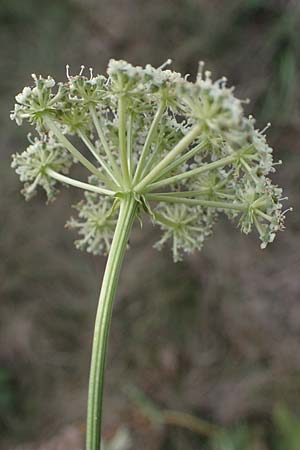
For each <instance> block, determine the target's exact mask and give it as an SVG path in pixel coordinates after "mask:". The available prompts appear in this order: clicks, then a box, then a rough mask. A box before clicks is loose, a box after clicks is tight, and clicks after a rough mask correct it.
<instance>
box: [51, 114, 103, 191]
mask: <svg viewBox="0 0 300 450" xmlns="http://www.w3.org/2000/svg"><path fill="white" fill-rule="evenodd" d="M46 124H47V126H48V128H49V129H50V130H51V131H52V132H53V133H54V135H55V136H56V137H57V139H58V140H59V141H60V143H61V144H62V145H63V146H64V147H65V148H66V149H67V150H69V152H70V153H71V154H72V155H73V156H74V158H76V159H77V160H78V161H79V162H81V164H82V165H83V166H84V167H86V168H87V169H88V170H89V171H90V172H91V173H92V174H94V175H96V176H97V177H98V178H99V179H100V180H102V181H104V182H105V181H106V178H105V177H103V175H102V174H101V173H100V171H99V170H98V169H97V167H95V166H94V165H93V164H92V163H91V162H90V161H89V160H88V159H86V158H85V157H84V156H83V155H82V154H81V153H80V152H79V151H78V150H77V148H76V147H74V145H73V144H72V143H71V142H70V141H69V140H68V139H67V138H66V137H65V135H64V134H63V133H62V132H61V131H60V129H59V128H58V127H57V126H56V124H55V123H54V122H53V121H52V120H50V119H46Z"/></svg>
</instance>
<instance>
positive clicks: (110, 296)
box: [86, 194, 137, 450]
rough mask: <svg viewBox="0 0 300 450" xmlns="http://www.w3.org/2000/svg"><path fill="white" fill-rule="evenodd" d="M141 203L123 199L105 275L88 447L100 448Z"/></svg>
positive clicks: (94, 353)
mask: <svg viewBox="0 0 300 450" xmlns="http://www.w3.org/2000/svg"><path fill="white" fill-rule="evenodd" d="M136 208H137V202H136V200H135V199H134V198H133V196H132V195H131V194H130V195H128V196H126V197H125V198H123V199H121V202H120V213H119V217H118V222H117V226H116V230H115V234H114V238H113V241H112V245H111V249H110V252H109V256H108V260H107V264H106V269H105V273H104V277H103V282H102V287H101V292H100V298H99V306H98V311H97V316H96V323H95V331H94V341H93V350H92V360H91V370H90V382H89V395H88V417H87V434H86V450H100V445H101V422H102V396H103V385H104V369H105V359H106V349H107V342H108V335H109V328H110V322H111V315H112V307H113V301H114V297H115V292H116V287H117V283H118V279H119V274H120V269H121V265H122V261H123V258H124V254H125V250H126V246H127V241H128V237H129V233H130V230H131V227H132V224H133V221H134V217H135V215H136Z"/></svg>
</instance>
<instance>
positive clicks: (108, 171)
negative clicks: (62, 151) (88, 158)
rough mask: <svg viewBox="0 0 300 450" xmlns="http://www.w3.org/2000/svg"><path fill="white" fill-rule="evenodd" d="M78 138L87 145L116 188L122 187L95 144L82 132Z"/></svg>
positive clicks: (79, 132)
mask: <svg viewBox="0 0 300 450" xmlns="http://www.w3.org/2000/svg"><path fill="white" fill-rule="evenodd" d="M78 136H79V137H80V139H81V140H82V142H83V143H84V144H85V145H86V147H87V148H88V149H89V151H90V152H91V154H92V155H93V156H94V158H95V159H96V160H97V161H98V163H99V164H100V165H101V166H102V167H103V169H104V170H105V172H106V173H107V174H108V176H109V177H110V178H111V180H112V181H113V183H114V184H115V185H116V186H118V187H120V184H119V182H118V180H117V178H116V177H115V176H114V173H113V172H112V170H111V169H110V168H109V166H108V165H107V164H106V163H105V161H103V159H102V158H101V157H100V156H99V155H98V153H97V150H96V148H95V146H94V144H93V143H92V142H91V141H90V139H89V138H88V137H87V135H86V134H85V133H84V132H82V131H78Z"/></svg>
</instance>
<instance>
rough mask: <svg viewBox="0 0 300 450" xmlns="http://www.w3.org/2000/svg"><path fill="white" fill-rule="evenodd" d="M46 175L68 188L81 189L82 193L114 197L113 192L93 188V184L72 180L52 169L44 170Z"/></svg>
mask: <svg viewBox="0 0 300 450" xmlns="http://www.w3.org/2000/svg"><path fill="white" fill-rule="evenodd" d="M46 173H47V174H48V175H49V176H50V177H52V178H54V179H55V180H57V181H60V182H61V183H66V184H69V185H70V186H74V187H77V188H79V189H83V190H84V191H90V192H96V193H97V194H104V195H110V196H113V195H115V192H114V191H110V190H109V189H105V188H101V187H100V186H94V185H93V184H89V183H84V182H83V181H79V180H74V178H70V177H67V176H66V175H63V174H62V173H59V172H56V171H55V170H52V169H49V168H48V169H46Z"/></svg>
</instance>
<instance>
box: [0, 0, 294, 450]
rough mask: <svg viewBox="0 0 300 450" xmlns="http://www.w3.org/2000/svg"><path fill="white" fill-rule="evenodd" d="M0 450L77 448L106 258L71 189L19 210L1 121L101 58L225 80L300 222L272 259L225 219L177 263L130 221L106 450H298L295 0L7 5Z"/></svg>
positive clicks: (72, 0) (0, 138) (13, 0)
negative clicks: (86, 244) (76, 215)
mask: <svg viewBox="0 0 300 450" xmlns="http://www.w3.org/2000/svg"><path fill="white" fill-rule="evenodd" d="M0 43H1V45H0V96H1V101H0V112H1V114H0V127H1V133H0V147H1V149H0V155H1V156H0V158H1V164H0V186H1V189H0V192H1V196H0V253H1V259H0V436H1V438H0V448H1V450H7V449H9V450H12V449H13V450H15V449H18V450H80V449H82V448H83V443H82V438H83V435H84V421H85V408H86V395H87V384H88V370H89V358H90V350H91V337H92V332H93V323H94V315H95V310H96V306H97V299H98V291H99V285H100V281H101V277H102V273H103V268H104V264H105V259H104V258H97V257H92V256H89V255H86V254H83V253H80V252H78V251H76V250H75V248H74V247H73V240H74V238H75V236H74V235H72V233H69V232H66V231H65V230H64V223H65V222H66V220H67V219H68V218H69V216H70V214H71V213H72V208H71V206H72V205H73V204H74V203H76V202H77V201H78V199H79V198H80V193H78V192H77V191H76V192H75V190H72V189H70V190H64V192H63V193H62V194H61V195H60V196H59V198H58V199H57V201H56V202H55V203H54V204H51V205H49V206H46V205H45V199H44V197H43V196H42V195H41V196H38V197H35V198H34V199H33V200H32V201H31V202H30V203H25V201H24V200H23V198H22V196H21V194H20V188H21V186H20V183H19V180H18V179H17V177H16V175H15V174H14V172H13V171H12V170H11V169H10V160H11V153H14V152H16V151H18V152H21V151H22V150H23V149H25V147H26V146H27V140H26V130H25V129H24V127H22V128H18V127H16V126H15V124H14V123H12V122H11V121H10V120H9V111H10V110H11V109H12V106H13V103H14V95H15V94H16V93H18V92H19V91H20V90H21V89H22V88H23V86H25V85H28V84H30V83H31V81H30V74H31V73H32V72H35V73H37V74H39V73H41V74H43V75H48V74H51V75H53V76H54V78H57V79H64V78H65V64H66V63H68V64H70V66H71V73H72V72H73V73H78V71H79V67H80V65H81V64H84V65H86V66H87V67H90V66H93V67H94V68H95V71H96V72H99V73H102V72H103V71H105V68H106V65H107V62H108V60H109V58H111V57H113V58H122V59H127V60H129V61H130V62H131V63H133V64H139V65H143V64H146V63H151V64H152V65H156V66H159V65H161V64H162V63H163V62H164V61H165V60H166V59H167V58H172V59H173V67H174V69H175V70H178V71H181V72H183V73H190V74H191V76H194V75H195V72H196V69H197V64H198V61H199V60H204V61H206V67H207V68H209V69H211V70H212V71H213V74H214V76H215V78H219V77H221V76H222V75H226V76H227V77H228V79H229V80H230V84H233V85H235V86H236V92H237V94H238V96H239V97H241V98H246V97H249V98H250V99H251V103H250V105H249V106H247V109H248V112H249V113H253V114H254V115H255V116H256V117H257V126H258V127H259V128H263V127H264V126H265V125H266V123H267V122H269V121H271V122H272V128H271V129H270V130H269V131H268V138H269V141H270V142H271V144H272V146H273V147H274V154H275V158H276V159H282V160H283V161H284V165H283V166H282V167H280V168H279V170H278V173H276V174H275V180H276V182H278V183H279V184H280V185H283V186H284V187H285V192H286V194H287V195H288V196H289V202H288V203H289V204H290V205H292V206H293V207H294V212H293V213H290V214H288V217H287V229H286V231H285V232H284V233H281V234H280V235H279V236H278V237H277V239H276V242H275V243H274V244H273V245H271V246H269V247H268V249H267V250H265V251H261V250H260V248H259V243H258V239H257V237H256V236H254V235H253V236H252V235H251V236H249V237H244V236H241V235H240V233H239V232H238V231H237V230H235V229H234V227H233V226H232V225H231V224H229V223H228V222H227V221H226V220H224V221H220V223H219V224H218V226H217V227H216V229H215V233H214V235H213V237H212V238H210V240H209V241H208V242H207V244H206V247H205V249H204V250H203V251H202V253H200V254H195V255H193V256H191V257H189V258H186V259H185V261H184V262H183V263H180V264H173V263H172V262H171V254H170V251H169V250H168V249H166V250H165V251H164V252H162V253H158V252H156V251H155V250H153V248H152V245H153V243H154V242H155V235H156V233H157V230H155V229H153V227H152V225H151V224H145V226H144V228H143V230H141V229H140V228H139V226H138V225H137V226H136V228H135V231H134V233H133V237H132V242H131V243H132V245H131V249H130V251H129V252H128V255H127V258H126V261H125V265H124V270H123V272H122V277H121V284H120V288H119V290H118V295H117V300H116V304H115V309H114V318H113V324H112V329H111V340H110V349H109V358H108V364H107V373H106V392H105V423H104V429H103V432H104V437H105V439H106V442H107V446H108V447H107V448H109V449H110V450H130V449H139V448H141V447H142V448H143V449H144V450H196V449H197V450H199V449H207V450H299V449H300V299H299V294H300V274H299V263H300V240H299V237H300V222H299V218H300V213H299V209H298V205H299V204H300V197H299V180H300V154H299V151H300V145H299V139H300V120H299V119H300V114H299V111H300V88H299V86H300V1H299V0H293V1H292V0H290V1H288V0H244V1H242V0H230V1H221V0H164V1H163V0H152V1H151V2H149V1H146V0H114V1H112V0H101V2H100V1H97V0H52V1H49V2H43V1H40V0H23V1H19V0H1V2H0Z"/></svg>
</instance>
